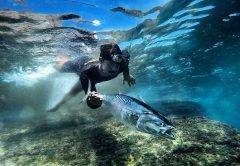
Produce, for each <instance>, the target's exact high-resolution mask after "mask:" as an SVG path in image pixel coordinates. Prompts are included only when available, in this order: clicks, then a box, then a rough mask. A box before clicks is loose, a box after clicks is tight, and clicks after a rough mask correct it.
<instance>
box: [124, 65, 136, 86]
mask: <svg viewBox="0 0 240 166" xmlns="http://www.w3.org/2000/svg"><path fill="white" fill-rule="evenodd" d="M125 82H127V83H128V85H129V86H131V85H134V84H136V81H135V78H134V77H133V76H132V75H131V74H130V73H129V67H128V65H127V66H126V67H125V69H124V70H123V84H124V83H125Z"/></svg>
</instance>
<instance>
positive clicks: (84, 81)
mask: <svg viewBox="0 0 240 166" xmlns="http://www.w3.org/2000/svg"><path fill="white" fill-rule="evenodd" d="M80 80H81V84H82V89H83V90H84V92H85V94H87V91H88V84H89V80H90V79H89V78H88V76H87V74H86V73H82V74H81V76H80ZM90 82H91V92H93V91H95V92H97V89H96V86H95V83H94V82H93V81H92V80H91V81H90Z"/></svg>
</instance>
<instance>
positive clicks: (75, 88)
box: [47, 81, 83, 112]
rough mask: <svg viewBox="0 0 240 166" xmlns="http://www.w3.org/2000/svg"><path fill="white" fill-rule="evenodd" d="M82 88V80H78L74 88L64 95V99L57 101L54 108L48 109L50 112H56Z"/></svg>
mask: <svg viewBox="0 0 240 166" xmlns="http://www.w3.org/2000/svg"><path fill="white" fill-rule="evenodd" d="M82 90H83V89H82V85H81V82H80V81H78V82H77V83H76V84H75V85H74V86H73V87H72V89H71V90H70V91H69V92H68V93H67V94H66V95H65V96H64V97H63V99H62V100H61V101H60V102H59V103H57V105H56V106H54V107H53V108H51V109H49V110H47V111H48V112H55V111H57V110H58V109H59V107H60V106H62V105H63V104H65V103H66V102H67V101H69V100H70V99H71V98H72V97H74V96H76V95H77V94H78V93H79V92H81V91H82Z"/></svg>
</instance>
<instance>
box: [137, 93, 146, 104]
mask: <svg viewBox="0 0 240 166" xmlns="http://www.w3.org/2000/svg"><path fill="white" fill-rule="evenodd" d="M138 98H139V99H140V100H141V101H142V102H144V103H146V102H145V101H144V100H143V98H142V96H140V95H138Z"/></svg>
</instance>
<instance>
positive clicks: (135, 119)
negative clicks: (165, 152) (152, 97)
mask: <svg viewBox="0 0 240 166" xmlns="http://www.w3.org/2000/svg"><path fill="white" fill-rule="evenodd" d="M89 85H91V83H90V82H89ZM89 94H90V87H88V93H87V96H88V95H89ZM98 96H99V97H100V98H101V99H102V101H103V103H105V104H106V105H108V106H111V108H112V109H111V110H112V111H111V113H112V114H113V115H114V116H115V117H116V118H117V119H121V120H122V121H124V122H125V123H127V124H130V125H132V126H134V127H135V128H136V129H138V130H139V131H142V132H145V133H149V134H152V135H156V136H163V137H167V138H170V139H174V134H173V132H172V130H173V128H174V127H173V125H172V124H171V122H170V121H169V120H167V119H166V118H165V117H164V116H163V115H161V114H160V113H159V112H158V111H157V110H155V109H153V108H152V107H150V106H149V105H147V104H145V103H144V102H142V101H139V100H137V99H135V98H133V97H130V96H127V95H123V94H112V95H103V94H98ZM85 100H86V97H85Z"/></svg>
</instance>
